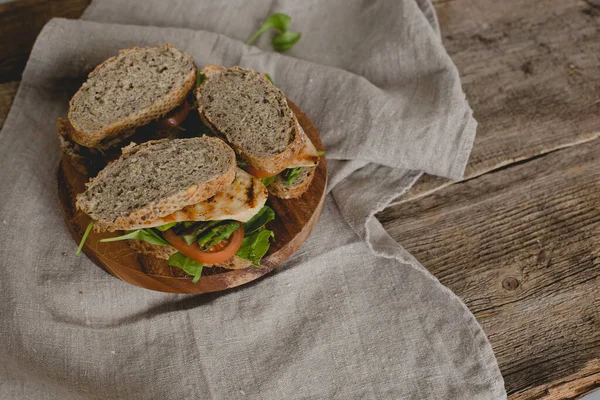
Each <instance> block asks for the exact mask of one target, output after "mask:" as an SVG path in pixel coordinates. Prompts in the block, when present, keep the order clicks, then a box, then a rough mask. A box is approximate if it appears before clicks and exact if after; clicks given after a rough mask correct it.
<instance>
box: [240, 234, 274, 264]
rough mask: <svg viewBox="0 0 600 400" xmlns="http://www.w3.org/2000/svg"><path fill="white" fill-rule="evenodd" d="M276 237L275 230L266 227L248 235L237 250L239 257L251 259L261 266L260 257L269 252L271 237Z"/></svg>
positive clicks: (253, 262)
mask: <svg viewBox="0 0 600 400" xmlns="http://www.w3.org/2000/svg"><path fill="white" fill-rule="evenodd" d="M274 238H275V234H274V233H273V231H270V230H268V229H264V230H262V231H258V232H254V233H253V234H252V235H250V236H246V237H245V238H244V241H243V242H242V247H240V249H239V250H238V251H237V253H236V254H237V255H238V257H241V258H243V259H245V260H248V261H250V262H251V263H252V264H254V265H255V266H257V267H260V259H261V258H262V257H263V256H264V255H265V254H267V251H268V250H269V246H271V243H270V241H271V239H274Z"/></svg>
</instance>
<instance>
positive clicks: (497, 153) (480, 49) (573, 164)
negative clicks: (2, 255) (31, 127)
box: [0, 0, 600, 399]
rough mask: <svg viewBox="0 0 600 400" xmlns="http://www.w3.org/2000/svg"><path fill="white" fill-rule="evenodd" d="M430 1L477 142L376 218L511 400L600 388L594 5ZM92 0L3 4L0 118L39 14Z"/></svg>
mask: <svg viewBox="0 0 600 400" xmlns="http://www.w3.org/2000/svg"><path fill="white" fill-rule="evenodd" d="M434 3H435V6H436V10H437V12H438V16H439V20H440V24H441V27H442V36H443V41H444V44H445V45H446V48H447V49H448V52H449V53H450V55H451V57H452V59H453V60H454V62H455V63H456V65H457V66H458V69H459V71H460V74H461V77H462V82H463V85H464V89H465V91H466V93H467V97H468V99H469V102H470V104H471V106H472V107H473V109H474V110H475V117H476V118H477V120H478V121H479V129H478V132H477V138H476V140H475V146H474V148H473V153H472V155H471V158H470V161H469V165H468V167H467V171H466V174H465V178H464V179H463V180H462V181H461V182H449V181H446V180H443V179H439V178H433V177H424V178H423V179H421V181H420V182H418V184H417V185H416V186H415V187H414V188H413V189H412V190H411V191H410V192H409V193H408V195H406V196H404V197H402V198H401V199H399V200H398V201H397V202H395V203H394V204H392V205H391V206H390V207H389V208H388V209H386V210H385V211H383V212H382V213H380V214H379V218H380V220H381V221H382V222H383V224H384V226H385V227H386V229H388V231H389V232H390V234H391V235H392V236H393V237H394V238H395V239H396V240H397V241H398V242H400V243H402V244H403V245H404V246H405V247H406V248H407V249H408V250H409V251H410V252H411V253H412V254H414V255H415V256H416V257H417V258H418V259H419V260H420V261H421V262H422V263H423V264H424V265H425V266H426V267H427V268H428V269H429V270H430V271H431V272H432V273H433V274H434V275H435V276H437V277H438V278H439V280H440V281H441V282H442V283H443V284H445V285H447V286H448V287H449V288H451V289H452V290H453V291H454V292H455V293H456V294H457V295H458V296H460V297H461V298H462V299H463V300H464V301H465V303H466V304H467V305H468V307H469V308H470V309H471V311H472V312H473V313H474V314H475V316H476V317H477V319H478V320H479V322H480V323H481V325H482V326H483V329H484V331H485V332H486V333H487V335H488V337H489V339H490V342H491V343H492V346H493V348H494V351H495V353H496V356H497V358H498V362H499V364H500V369H501V371H502V374H503V375H504V379H505V382H506V390H507V391H508V394H509V397H510V398H511V399H565V398H569V399H575V398H579V397H581V396H582V395H584V394H585V393H589V392H591V391H593V390H594V389H597V388H600V8H598V7H595V6H593V5H592V4H591V3H592V2H591V0H590V1H585V0H537V1H525V0H502V1H498V0H437V1H435V0H434ZM87 4H88V1H87V0H56V1H51V0H19V1H16V2H13V3H7V4H2V5H0V32H1V33H2V34H1V37H2V40H1V41H0V54H1V56H0V57H1V60H0V82H2V83H0V126H1V124H2V122H3V121H4V118H5V116H6V114H7V112H8V109H9V107H10V104H11V102H12V98H13V97H14V95H15V92H16V90H17V87H18V80H19V78H20V74H21V71H22V69H23V67H24V65H25V62H26V60H27V55H28V52H29V50H30V49H31V45H32V44H33V41H34V39H35V37H36V35H37V33H38V32H39V30H40V29H41V27H42V26H43V24H44V23H45V22H46V21H47V20H48V19H49V18H50V17H51V16H64V17H71V18H76V17H78V16H79V15H80V14H81V12H82V10H83V9H84V8H85V6H86V5H87ZM49 123H53V122H51V121H49Z"/></svg>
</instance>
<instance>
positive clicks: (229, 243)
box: [76, 136, 274, 282]
mask: <svg viewBox="0 0 600 400" xmlns="http://www.w3.org/2000/svg"><path fill="white" fill-rule="evenodd" d="M267 196H268V193H267V189H266V187H265V186H264V184H263V183H262V182H261V180H260V179H259V178H256V177H253V176H251V175H250V174H248V173H247V172H245V171H243V170H241V169H240V168H238V167H237V165H236V158H235V154H234V152H233V150H232V149H231V148H230V147H229V146H228V145H227V144H226V143H225V142H223V141H222V140H221V139H218V138H214V137H208V136H203V137H197V138H190V139H173V140H167V139H163V140H156V141H149V142H146V143H143V144H141V145H134V144H132V145H130V146H127V147H125V148H123V154H122V156H121V157H120V158H118V159H117V160H115V161H113V162H111V163H110V164H109V165H108V166H107V167H106V168H104V169H103V170H102V171H100V173H99V174H98V175H97V176H96V177H95V178H93V179H91V180H90V182H89V183H88V184H87V185H86V190H85V192H83V193H81V194H80V195H78V196H77V201H76V206H77V208H78V209H80V210H82V211H83V212H85V213H86V214H87V215H88V216H90V218H91V219H92V223H91V224H90V226H89V227H88V230H87V231H86V235H84V238H83V239H82V243H81V244H80V249H81V247H82V245H83V243H84V241H85V240H86V236H87V233H89V230H90V229H91V228H92V225H93V227H94V228H95V229H96V230H97V231H116V230H120V231H125V232H124V234H123V235H121V236H118V237H113V238H108V239H103V240H102V242H112V241H117V240H128V243H129V244H130V246H131V247H133V248H134V249H136V250H137V251H139V252H141V253H145V254H152V255H154V256H156V257H159V258H163V259H167V260H168V261H169V265H172V266H176V267H179V268H182V269H183V270H184V271H185V272H187V273H188V274H190V275H193V276H194V281H195V282H197V280H198V279H199V278H200V274H201V272H202V268H203V267H213V266H219V267H223V268H229V269H236V268H245V267H248V266H250V265H252V264H254V265H259V264H260V259H261V257H262V256H264V255H265V254H266V252H267V250H268V249H269V245H270V241H271V240H272V239H273V232H272V231H270V230H268V229H266V228H265V224H267V223H268V222H269V221H271V220H272V219H274V212H273V210H271V209H270V208H269V207H268V206H265V202H266V200H267Z"/></svg>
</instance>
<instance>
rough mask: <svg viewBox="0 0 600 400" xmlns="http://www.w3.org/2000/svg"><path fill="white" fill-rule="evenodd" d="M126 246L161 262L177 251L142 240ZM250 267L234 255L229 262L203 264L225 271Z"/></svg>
mask: <svg viewBox="0 0 600 400" xmlns="http://www.w3.org/2000/svg"><path fill="white" fill-rule="evenodd" d="M127 244H128V245H129V246H130V247H131V248H132V249H134V250H135V251H137V252H139V253H141V254H147V255H151V256H154V257H156V258H160V259H163V260H168V259H169V257H171V256H172V255H173V254H175V253H177V249H175V248H174V247H171V246H158V245H155V244H151V243H148V242H144V241H142V240H128V241H127ZM251 265H252V263H251V262H250V261H248V260H245V259H243V258H241V257H238V256H236V255H234V256H233V257H232V258H231V259H230V260H227V261H224V262H222V263H218V264H204V266H205V267H208V268H212V267H221V268H227V269H242V268H248V267H250V266H251Z"/></svg>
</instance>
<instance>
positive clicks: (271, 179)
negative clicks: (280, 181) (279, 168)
mask: <svg viewBox="0 0 600 400" xmlns="http://www.w3.org/2000/svg"><path fill="white" fill-rule="evenodd" d="M277 176H278V175H273V176H270V177H268V178H262V179H261V181H262V183H263V185H265V186H269V185H270V184H271V183H273V182H275V179H277Z"/></svg>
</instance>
